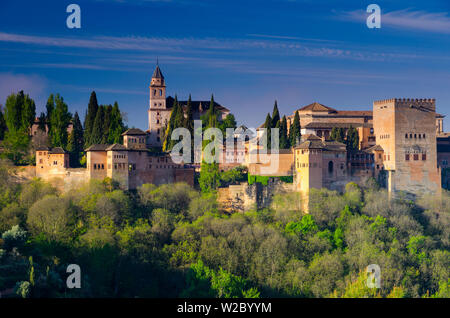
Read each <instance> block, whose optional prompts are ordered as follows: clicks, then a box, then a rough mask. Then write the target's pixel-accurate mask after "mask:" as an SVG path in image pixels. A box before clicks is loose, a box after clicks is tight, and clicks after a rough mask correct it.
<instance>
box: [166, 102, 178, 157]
mask: <svg viewBox="0 0 450 318" xmlns="http://www.w3.org/2000/svg"><path fill="white" fill-rule="evenodd" d="M180 108H181V107H180V104H179V103H178V97H177V95H175V99H174V101H173V105H172V112H171V113H170V118H169V122H168V123H167V129H166V132H165V139H164V142H163V150H164V151H169V150H172V145H173V141H172V138H171V137H172V132H173V131H174V130H175V128H176V121H177V119H178V118H179V112H180Z"/></svg>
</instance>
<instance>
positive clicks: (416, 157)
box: [405, 153, 427, 161]
mask: <svg viewBox="0 0 450 318" xmlns="http://www.w3.org/2000/svg"><path fill="white" fill-rule="evenodd" d="M412 157H413V159H414V161H417V160H419V154H418V153H415V154H413V155H412ZM410 159H411V155H410V154H409V153H407V154H405V160H406V161H409V160H410ZM422 160H423V161H424V160H427V154H425V153H423V154H422Z"/></svg>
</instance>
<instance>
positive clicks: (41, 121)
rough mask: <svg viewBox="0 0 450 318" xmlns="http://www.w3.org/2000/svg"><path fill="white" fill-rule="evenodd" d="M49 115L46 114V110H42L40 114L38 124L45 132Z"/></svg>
mask: <svg viewBox="0 0 450 318" xmlns="http://www.w3.org/2000/svg"><path fill="white" fill-rule="evenodd" d="M46 127H47V116H46V115H45V113H44V112H41V114H40V115H39V124H38V129H40V130H41V131H43V132H47V129H46Z"/></svg>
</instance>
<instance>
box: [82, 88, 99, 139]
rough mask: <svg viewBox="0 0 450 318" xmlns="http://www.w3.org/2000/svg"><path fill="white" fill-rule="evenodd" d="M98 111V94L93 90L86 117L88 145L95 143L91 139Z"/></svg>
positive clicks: (85, 128) (85, 133)
mask: <svg viewBox="0 0 450 318" xmlns="http://www.w3.org/2000/svg"><path fill="white" fill-rule="evenodd" d="M97 111H98V102H97V94H95V91H92V93H91V96H90V98H89V104H88V110H87V113H86V117H85V118H84V137H85V144H86V145H85V146H86V147H88V146H90V145H92V144H93V142H92V141H91V134H92V128H93V126H94V121H95V117H96V116H97Z"/></svg>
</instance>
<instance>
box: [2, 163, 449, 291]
mask: <svg viewBox="0 0 450 318" xmlns="http://www.w3.org/2000/svg"><path fill="white" fill-rule="evenodd" d="M11 171H12V166H8V165H7V163H2V164H1V169H0V236H1V237H2V239H1V240H0V291H3V292H4V291H5V290H11V288H13V291H14V292H13V296H16V297H79V296H82V297H179V296H186V297H279V296H287V297H449V296H450V294H449V268H450V266H449V265H450V252H449V247H450V226H449V225H450V196H449V194H448V193H444V194H443V195H442V198H441V199H436V198H435V197H428V196H424V197H423V198H420V199H418V200H417V201H416V202H411V201H408V200H406V199H402V198H397V199H395V200H394V199H392V200H388V198H387V194H386V192H385V191H384V190H380V189H377V187H376V186H375V185H372V186H371V187H367V188H363V189H361V188H360V187H358V186H357V185H356V184H348V185H347V188H346V191H345V193H344V194H342V195H340V194H338V193H336V192H333V191H329V190H326V189H322V190H313V191H312V192H311V197H310V200H311V210H310V213H309V214H304V213H303V212H302V211H301V206H302V204H301V201H300V197H299V194H298V193H289V194H283V195H276V196H275V197H274V199H273V204H272V206H271V207H270V208H268V209H264V210H260V211H248V212H245V213H235V214H232V215H227V214H224V213H222V212H220V210H219V208H218V204H217V201H216V196H215V194H214V193H206V194H201V193H199V192H197V191H196V190H194V189H192V188H190V187H189V186H188V185H186V184H170V185H162V186H159V187H157V186H154V185H151V184H145V185H143V186H142V187H140V188H139V189H138V190H137V191H134V192H126V191H122V190H119V189H117V188H116V186H115V184H114V182H112V181H111V180H108V179H106V180H104V181H103V182H100V181H91V182H90V183H89V184H86V185H85V186H83V187H79V188H77V189H73V190H71V191H69V192H66V193H59V192H58V191H57V190H56V189H54V188H53V187H52V186H50V185H49V184H46V183H44V182H43V181H41V180H38V179H36V180H32V181H30V182H28V183H25V184H17V183H15V182H13V180H14V176H12V175H11V174H12V172H11ZM68 264H78V265H80V267H81V271H82V288H81V289H73V290H69V289H67V288H66V287H65V286H66V285H65V281H66V278H67V275H68V274H67V273H66V272H65V270H66V268H67V265H68ZM369 264H378V265H379V266H380V268H381V279H382V283H381V288H380V289H369V288H367V286H366V284H365V281H366V276H365V275H366V273H365V270H366V267H367V266H368V265H369ZM3 295H4V296H5V293H3ZM10 296H11V295H10Z"/></svg>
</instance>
